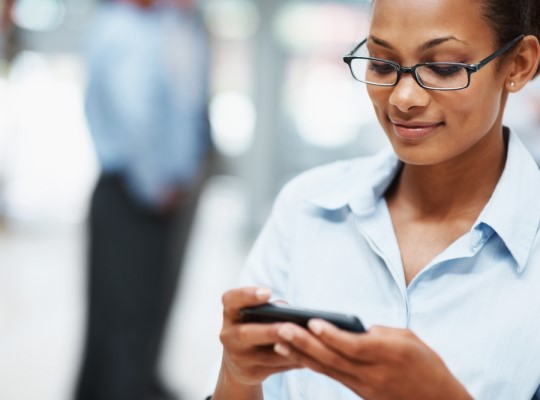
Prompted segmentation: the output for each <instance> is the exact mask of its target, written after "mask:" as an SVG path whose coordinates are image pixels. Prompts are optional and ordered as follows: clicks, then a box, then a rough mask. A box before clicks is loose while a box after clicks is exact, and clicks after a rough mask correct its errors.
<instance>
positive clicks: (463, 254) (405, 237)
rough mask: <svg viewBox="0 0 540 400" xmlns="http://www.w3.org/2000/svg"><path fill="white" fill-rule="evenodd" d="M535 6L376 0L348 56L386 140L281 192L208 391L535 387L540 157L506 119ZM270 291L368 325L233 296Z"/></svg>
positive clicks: (522, 392)
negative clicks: (289, 312)
mask: <svg viewBox="0 0 540 400" xmlns="http://www.w3.org/2000/svg"><path fill="white" fill-rule="evenodd" d="M539 8H540V5H539V2H538V0H531V1H526V0H525V1H512V2H509V1H507V0H477V1H470V0H440V1H433V0H400V1H393V0H375V1H374V2H373V10H372V21H371V27H370V31H369V36H368V38H367V40H366V41H365V42H362V43H361V44H360V45H359V46H357V47H356V48H355V49H354V51H353V52H352V53H351V54H350V55H348V56H347V57H345V61H346V62H347V63H349V65H350V66H351V70H352V72H353V75H354V76H355V78H356V79H358V80H360V81H363V82H365V83H368V86H367V87H368V92H369V95H370V98H371V100H372V102H373V106H374V109H375V112H376V114H377V117H378V119H379V121H380V123H381V125H382V127H383V128H384V130H385V132H386V134H387V136H388V138H389V140H390V142H391V144H392V148H393V152H392V153H391V154H390V153H381V154H378V155H376V156H374V157H371V158H367V159H359V160H352V161H348V162H341V163H336V164H333V165H330V166H325V167H321V168H318V169H315V170H312V171H309V172H307V173H305V174H303V175H301V176H300V177H298V178H297V179H295V180H293V181H292V182H291V183H290V184H289V185H287V186H286V188H285V189H284V190H283V191H282V193H281V194H280V196H279V198H278V200H277V202H276V205H275V208H274V210H273V213H272V216H271V218H270V220H269V221H268V223H267V225H266V226H265V228H264V230H263V232H262V234H261V236H260V237H259V239H258V241H257V243H256V245H255V247H254V249H253V252H252V254H251V255H250V258H249V259H248V263H247V269H246V272H245V274H244V283H245V284H246V287H243V288H240V289H235V290H231V291H229V292H227V293H226V294H225V295H224V296H223V304H224V323H223V329H222V333H221V340H222V342H223V345H224V354H223V363H222V368H221V373H220V377H219V381H218V384H217V387H216V391H215V393H214V396H213V399H214V400H215V399H235V400H242V399H262V398H265V399H267V400H268V399H309V400H311V399H324V400H326V399H358V398H359V397H361V398H365V399H446V398H448V399H469V398H471V397H474V398H478V399H531V397H533V396H534V394H535V392H536V390H537V388H538V386H539V385H540V340H539V339H538V332H540V317H539V316H540V313H539V311H540V296H538V294H537V293H538V291H539V290H540V289H539V288H540V234H539V233H538V231H539V225H540V224H539V222H540V173H539V171H538V168H537V167H536V165H535V163H534V161H533V160H532V158H531V156H530V155H529V154H528V152H527V151H526V150H525V148H524V146H523V145H522V144H521V143H520V141H519V139H518V138H517V137H516V135H515V134H514V133H512V132H511V131H510V130H509V129H508V128H505V127H503V125H502V119H503V113H504V108H505V104H506V100H507V97H508V95H509V94H511V93H513V92H516V91H518V90H520V89H521V88H522V87H523V86H525V85H526V84H527V82H528V81H529V80H530V79H532V78H533V77H534V76H535V75H536V74H537V73H538V64H539V60H540V45H539V41H538V36H539V32H538V29H539V24H540V14H539V13H540V10H539ZM385 60H388V61H385ZM425 63H428V64H427V65H426V64H425ZM400 66H414V67H412V68H405V67H400ZM539 134H540V132H539ZM266 288H268V289H266ZM270 291H271V293H270ZM271 295H272V296H273V297H274V298H281V299H284V300H286V301H288V302H289V303H291V304H293V305H297V306H302V307H308V308H314V309H326V310H332V311H341V312H347V313H352V314H356V315H358V316H359V317H360V318H361V319H362V321H363V322H364V324H365V325H366V326H367V327H368V328H369V332H368V333H365V334H353V333H348V332H344V331H341V330H339V329H337V328H335V327H333V326H332V325H330V324H328V323H325V322H323V321H320V320H312V321H311V322H310V324H309V329H303V328H301V327H298V326H296V325H292V324H286V323H276V324H254V323H251V324H247V323H241V321H240V319H239V310H240V309H241V308H243V307H246V306H252V305H256V304H260V303H264V302H266V301H268V300H269V299H270V297H271Z"/></svg>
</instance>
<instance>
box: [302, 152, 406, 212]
mask: <svg viewBox="0 0 540 400" xmlns="http://www.w3.org/2000/svg"><path fill="white" fill-rule="evenodd" d="M401 165H402V163H401V161H399V159H398V158H397V156H396V155H395V153H394V152H393V151H392V149H391V148H386V149H384V150H382V151H380V152H379V153H377V154H376V155H374V156H372V157H364V158H357V159H354V160H351V161H348V162H347V163H346V164H345V165H344V166H343V169H342V172H343V173H342V174H341V175H340V177H339V179H338V180H337V181H336V180H333V181H331V182H328V183H327V184H326V185H324V184H323V185H322V187H319V188H318V189H317V190H315V191H314V192H312V193H309V194H308V196H307V197H306V198H305V200H306V202H308V203H310V204H312V205H314V206H316V207H320V208H323V209H326V210H339V209H341V208H343V207H350V209H351V210H352V211H353V212H354V213H357V214H363V213H366V212H369V211H371V210H372V209H373V208H374V207H375V206H376V204H377V202H378V201H379V199H380V198H381V196H382V195H383V194H384V192H385V190H386V188H387V187H388V186H389V185H390V183H391V182H392V180H393V179H394V177H395V176H396V174H397V172H398V171H399V169H400V168H401Z"/></svg>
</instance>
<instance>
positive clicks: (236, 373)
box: [220, 288, 299, 386]
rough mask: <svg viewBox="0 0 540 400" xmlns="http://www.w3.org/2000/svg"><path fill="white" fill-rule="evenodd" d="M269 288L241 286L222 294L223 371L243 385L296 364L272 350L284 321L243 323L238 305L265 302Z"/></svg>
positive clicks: (296, 364) (297, 365)
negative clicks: (281, 322) (275, 322)
mask: <svg viewBox="0 0 540 400" xmlns="http://www.w3.org/2000/svg"><path fill="white" fill-rule="evenodd" d="M269 298H270V291H269V290H267V289H262V288H241V289H234V290H230V291H228V292H226V293H225V294H224V295H223V328H222V330H221V335H220V339H221V342H222V343H223V347H224V352H223V363H222V373H223V372H224V373H226V375H227V377H228V378H229V379H232V380H233V381H234V382H235V383H240V384H242V385H250V386H252V385H258V384H260V383H261V382H262V381H263V380H264V379H265V378H267V377H268V376H270V375H272V374H274V373H276V372H282V371H286V370H289V369H292V368H298V367H299V364H298V363H297V362H295V361H289V360H287V359H285V358H283V357H281V356H280V355H278V354H276V353H275V352H274V351H273V346H274V344H275V343H277V342H279V341H280V340H281V339H280V337H279V336H278V330H279V328H280V327H281V326H282V325H283V324H279V323H277V324H256V323H242V322H241V316H240V309H242V308H244V307H250V306H255V305H259V304H263V303H266V302H267V301H268V300H269Z"/></svg>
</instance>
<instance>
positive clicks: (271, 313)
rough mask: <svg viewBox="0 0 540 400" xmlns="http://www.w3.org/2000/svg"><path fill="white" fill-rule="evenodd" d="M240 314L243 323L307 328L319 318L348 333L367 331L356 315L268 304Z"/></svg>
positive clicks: (242, 311) (246, 309)
mask: <svg viewBox="0 0 540 400" xmlns="http://www.w3.org/2000/svg"><path fill="white" fill-rule="evenodd" d="M240 314H241V315H242V321H243V322H261V323H269V322H293V323H295V324H298V325H300V326H303V327H304V328H307V323H308V321H309V320H310V319H313V318H319V319H324V320H325V321H328V322H330V323H331V324H333V325H335V326H337V327H338V328H340V329H343V330H346V331H350V332H357V333H361V332H365V331H366V330H365V328H364V325H362V322H360V320H359V319H358V317H355V316H354V315H348V314H340V313H334V312H326V311H316V310H310V309H305V308H298V307H292V306H289V305H285V304H273V303H272V304H271V303H267V304H263V305H260V306H255V307H246V308H243V309H241V310H240Z"/></svg>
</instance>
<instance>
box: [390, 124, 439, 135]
mask: <svg viewBox="0 0 540 400" xmlns="http://www.w3.org/2000/svg"><path fill="white" fill-rule="evenodd" d="M391 122H392V125H393V126H394V132H395V134H396V135H397V136H398V137H400V138H403V139H407V140H414V139H422V138H425V137H427V136H429V135H431V134H432V133H433V132H435V131H436V130H437V129H438V128H439V127H441V126H442V125H443V123H442V122H416V121H407V122H402V121H393V120H392V121H391Z"/></svg>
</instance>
